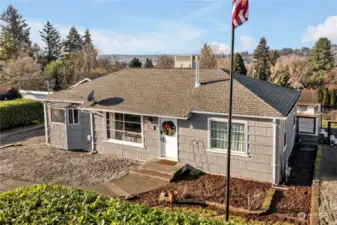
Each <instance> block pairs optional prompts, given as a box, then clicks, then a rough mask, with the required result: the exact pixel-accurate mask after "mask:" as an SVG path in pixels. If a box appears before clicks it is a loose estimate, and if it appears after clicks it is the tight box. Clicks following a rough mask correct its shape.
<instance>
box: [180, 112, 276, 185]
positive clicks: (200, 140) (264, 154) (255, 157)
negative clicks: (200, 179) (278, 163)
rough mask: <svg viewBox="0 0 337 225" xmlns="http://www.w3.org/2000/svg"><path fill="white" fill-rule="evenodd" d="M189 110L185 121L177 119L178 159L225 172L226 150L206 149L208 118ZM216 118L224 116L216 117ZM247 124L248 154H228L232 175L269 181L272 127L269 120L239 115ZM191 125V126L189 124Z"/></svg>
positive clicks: (213, 170) (270, 174)
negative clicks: (214, 150) (212, 150)
mask: <svg viewBox="0 0 337 225" xmlns="http://www.w3.org/2000/svg"><path fill="white" fill-rule="evenodd" d="M210 117H213V118H214V117H215V116H211V115H203V114H193V115H192V117H191V119H190V120H188V121H184V120H179V121H178V126H179V146H178V148H179V161H181V162H185V163H188V164H190V165H192V166H194V167H196V168H199V169H201V170H203V171H205V172H209V173H216V174H225V172H226V170H225V168H226V161H227V158H226V157H227V154H225V153H218V152H211V151H207V149H208V146H207V145H208V143H207V142H208V141H207V139H208V118H210ZM217 118H224V117H218V116H217ZM233 119H240V120H246V121H247V127H248V157H247V156H238V155H232V158H231V159H232V161H231V175H232V176H233V177H237V178H242V179H249V180H258V181H265V182H272V172H273V169H272V156H273V132H270V131H271V130H272V129H273V126H272V120H262V119H247V118H245V119H243V118H233ZM191 125H192V126H193V129H191V128H190V126H191Z"/></svg>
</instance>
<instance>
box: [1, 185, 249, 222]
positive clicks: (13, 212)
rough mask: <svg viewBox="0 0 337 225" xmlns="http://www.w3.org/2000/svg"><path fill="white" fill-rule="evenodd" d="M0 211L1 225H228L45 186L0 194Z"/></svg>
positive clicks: (82, 192) (95, 195) (84, 192)
mask: <svg viewBox="0 0 337 225" xmlns="http://www.w3.org/2000/svg"><path fill="white" fill-rule="evenodd" d="M0 209H1V210H0V224H186V225H187V224H204V225H208V224H215V225H216V224H219V225H220V224H228V223H225V222H224V221H223V220H221V221H220V220H217V219H211V218H206V217H205V216H203V215H194V214H190V213H184V212H181V211H178V212H172V211H171V210H165V209H156V208H149V207H147V206H144V205H140V204H135V203H130V202H125V201H122V200H119V199H116V198H108V197H104V196H102V195H98V194H96V193H93V192H87V191H83V190H80V189H75V188H68V187H62V186H48V185H44V184H40V185H35V186H31V187H21V188H19V189H16V190H13V191H8V192H4V193H2V194H0ZM230 224H243V223H237V222H235V223H234V222H232V223H230Z"/></svg>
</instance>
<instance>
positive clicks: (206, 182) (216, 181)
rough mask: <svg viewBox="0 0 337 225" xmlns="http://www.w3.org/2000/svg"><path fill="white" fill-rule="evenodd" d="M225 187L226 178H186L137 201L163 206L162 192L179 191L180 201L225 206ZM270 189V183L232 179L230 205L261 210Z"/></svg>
mask: <svg viewBox="0 0 337 225" xmlns="http://www.w3.org/2000/svg"><path fill="white" fill-rule="evenodd" d="M225 187H226V186H225V177H224V176H218V175H210V174H204V175H202V176H200V177H199V178H196V179H192V178H191V177H189V176H185V177H184V178H181V180H180V181H176V182H173V183H170V184H168V185H167V186H165V187H162V188H159V189H156V190H153V191H150V192H147V193H143V194H141V195H139V197H138V200H137V201H139V202H141V203H146V204H147V205H150V206H159V205H163V204H162V203H159V202H158V197H159V194H160V193H161V192H162V191H177V192H178V199H187V198H188V199H198V200H208V201H212V202H217V203H221V204H224V203H225V201H226V194H225V191H226V189H225ZM270 187H271V185H270V184H269V183H260V182H255V181H248V180H240V179H235V178H232V179H231V199H230V205H231V206H233V207H237V208H246V209H259V208H261V206H262V203H263V201H264V198H265V195H266V192H267V191H268V189H270Z"/></svg>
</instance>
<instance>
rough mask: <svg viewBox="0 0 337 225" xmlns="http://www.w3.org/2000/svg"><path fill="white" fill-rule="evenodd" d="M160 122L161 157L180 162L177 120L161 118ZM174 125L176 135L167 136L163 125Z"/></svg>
mask: <svg viewBox="0 0 337 225" xmlns="http://www.w3.org/2000/svg"><path fill="white" fill-rule="evenodd" d="M159 122H160V141H161V156H162V157H164V158H167V159H170V160H174V161H178V134H177V133H178V126H177V125H178V124H177V119H171V118H159ZM165 123H166V124H174V126H175V132H174V134H169V135H166V134H165V132H164V129H163V124H165Z"/></svg>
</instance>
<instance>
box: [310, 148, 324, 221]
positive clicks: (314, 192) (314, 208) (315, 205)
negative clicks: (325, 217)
mask: <svg viewBox="0 0 337 225" xmlns="http://www.w3.org/2000/svg"><path fill="white" fill-rule="evenodd" d="M322 148H323V146H322V144H319V145H318V148H317V153H316V162H315V172H314V179H313V181H312V185H311V211H310V224H311V225H318V224H319V215H318V210H319V185H320V172H321V158H322Z"/></svg>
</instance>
